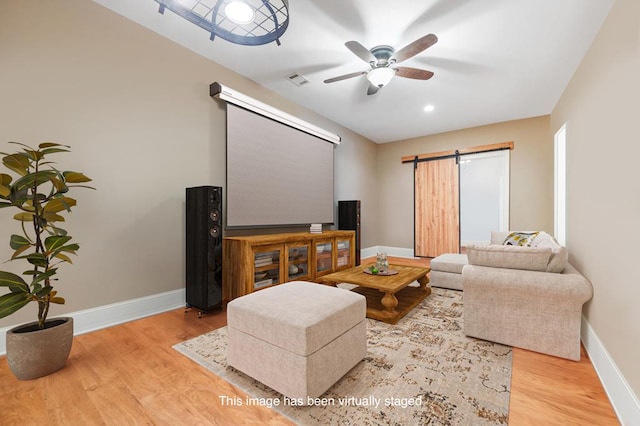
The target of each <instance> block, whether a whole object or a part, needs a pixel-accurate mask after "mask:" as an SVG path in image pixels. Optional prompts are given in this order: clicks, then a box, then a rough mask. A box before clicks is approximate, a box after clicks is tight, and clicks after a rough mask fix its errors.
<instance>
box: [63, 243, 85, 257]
mask: <svg viewBox="0 0 640 426" xmlns="http://www.w3.org/2000/svg"><path fill="white" fill-rule="evenodd" d="M78 249H80V245H79V244H76V243H74V244H67V245H66V246H64V247H60V248H59V249H58V252H62V251H66V252H68V253H73V254H76V251H77V250H78Z"/></svg>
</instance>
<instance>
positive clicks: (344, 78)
mask: <svg viewBox="0 0 640 426" xmlns="http://www.w3.org/2000/svg"><path fill="white" fill-rule="evenodd" d="M366 73H367V72H366V71H358V72H352V73H350V74H344V75H339V76H338V77H333V78H328V79H326V80H325V81H324V82H325V83H335V82H336V81H341V80H346V79H348V78H353V77H358V76H359V75H362V74H366Z"/></svg>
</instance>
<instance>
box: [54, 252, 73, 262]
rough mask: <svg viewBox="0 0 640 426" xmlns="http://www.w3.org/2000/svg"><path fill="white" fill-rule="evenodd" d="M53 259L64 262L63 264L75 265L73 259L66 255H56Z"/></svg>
mask: <svg viewBox="0 0 640 426" xmlns="http://www.w3.org/2000/svg"><path fill="white" fill-rule="evenodd" d="M53 257H55V258H57V259H60V260H62V261H63V262H68V263H73V262H72V261H71V258H70V257H69V256H67V255H66V254H62V253H56V254H54V255H53Z"/></svg>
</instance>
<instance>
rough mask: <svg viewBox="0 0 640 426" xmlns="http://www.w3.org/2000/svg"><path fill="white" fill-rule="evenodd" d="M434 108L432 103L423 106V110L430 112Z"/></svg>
mask: <svg viewBox="0 0 640 426" xmlns="http://www.w3.org/2000/svg"><path fill="white" fill-rule="evenodd" d="M434 109H436V107H434V106H433V105H431V104H429V105H427V106H425V107H424V112H431V111H433V110H434Z"/></svg>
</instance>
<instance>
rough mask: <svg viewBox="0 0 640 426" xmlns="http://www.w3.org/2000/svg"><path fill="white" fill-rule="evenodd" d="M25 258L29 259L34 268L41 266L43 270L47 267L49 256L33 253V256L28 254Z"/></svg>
mask: <svg viewBox="0 0 640 426" xmlns="http://www.w3.org/2000/svg"><path fill="white" fill-rule="evenodd" d="M20 258H22V257H20ZM24 258H25V259H27V262H29V263H30V264H32V265H33V266H41V267H43V268H46V267H47V256H45V255H44V254H42V253H31V254H28V255H26V256H24ZM16 259H18V258H16Z"/></svg>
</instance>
